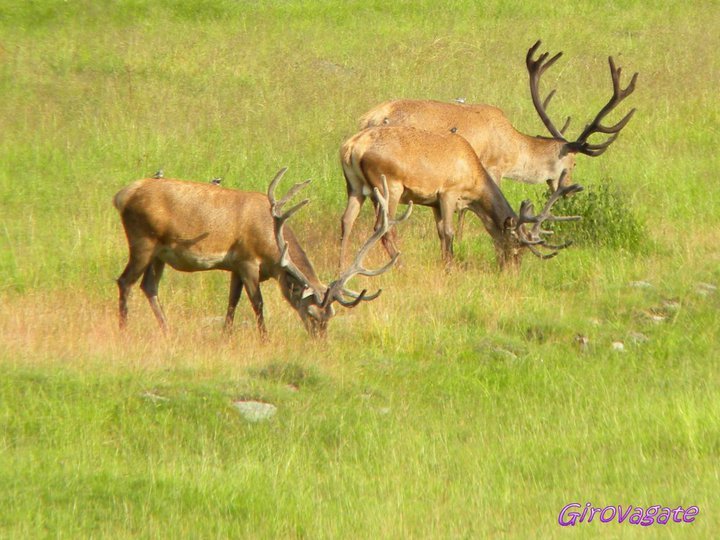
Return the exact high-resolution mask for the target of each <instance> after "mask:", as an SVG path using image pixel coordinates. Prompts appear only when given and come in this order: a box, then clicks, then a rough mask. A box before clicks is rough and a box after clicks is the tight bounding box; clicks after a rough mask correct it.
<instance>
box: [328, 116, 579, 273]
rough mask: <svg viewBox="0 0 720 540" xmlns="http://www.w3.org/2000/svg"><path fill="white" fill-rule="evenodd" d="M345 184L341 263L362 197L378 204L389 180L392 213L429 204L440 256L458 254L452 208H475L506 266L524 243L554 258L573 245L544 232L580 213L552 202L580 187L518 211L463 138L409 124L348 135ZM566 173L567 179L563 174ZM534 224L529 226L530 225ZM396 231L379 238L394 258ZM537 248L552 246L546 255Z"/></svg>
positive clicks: (344, 150) (561, 188) (343, 154)
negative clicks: (557, 212) (567, 212)
mask: <svg viewBox="0 0 720 540" xmlns="http://www.w3.org/2000/svg"><path fill="white" fill-rule="evenodd" d="M340 157H341V161H342V168H343V173H344V175H345V181H346V183H347V192H348V202H347V207H346V209H345V213H344V214H343V217H342V221H341V226H342V239H341V247H340V264H341V265H342V264H344V260H345V254H346V252H347V248H348V242H349V237H350V232H351V231H352V227H353V223H354V222H355V220H356V218H357V216H358V214H359V212H360V208H361V207H362V205H363V203H364V202H365V198H366V197H367V196H368V195H370V194H373V193H374V197H373V203H374V204H375V206H376V207H377V208H380V207H381V206H382V204H383V202H382V201H380V200H378V199H377V193H378V192H377V189H378V186H381V185H383V183H384V182H387V187H388V200H387V206H388V213H389V216H390V219H392V217H393V216H394V215H395V212H396V210H397V206H398V204H399V203H415V204H420V205H423V206H430V207H431V208H432V210H433V214H434V216H435V223H436V226H437V232H438V236H439V237H440V245H441V250H442V256H443V259H444V260H445V261H446V262H450V261H451V260H452V257H453V235H454V231H453V214H454V213H455V212H456V211H458V210H462V209H468V210H471V211H472V212H474V213H475V214H476V215H477V216H478V217H479V218H480V220H481V221H482V223H483V225H484V226H485V229H486V230H487V232H488V233H489V234H490V236H491V237H492V240H493V243H494V244H495V248H496V252H497V254H498V262H499V263H500V266H501V267H504V266H507V265H510V266H514V265H517V264H519V262H520V257H521V254H522V252H523V248H528V249H530V251H531V252H532V253H534V254H535V255H538V256H540V257H542V258H549V257H552V256H554V255H555V254H556V253H557V251H558V250H559V249H562V248H564V247H567V245H569V244H565V245H560V246H552V245H549V244H546V243H545V240H544V239H543V238H542V237H541V234H547V233H549V231H545V230H542V229H541V227H540V226H541V224H542V223H543V222H544V221H567V220H574V219H579V218H578V217H557V216H553V215H552V214H550V208H551V207H552V205H553V204H554V203H555V202H556V201H557V200H558V199H560V198H561V197H564V196H565V195H568V194H571V193H575V192H577V191H580V190H581V189H582V187H581V186H578V185H576V184H575V185H566V184H565V183H564V182H561V183H562V184H563V185H558V186H557V188H556V189H555V191H554V192H553V194H552V195H551V196H550V198H549V199H548V201H547V203H546V204H545V208H543V210H542V212H540V214H537V215H534V214H533V207H532V204H531V203H529V202H528V201H524V202H523V203H522V205H521V206H520V211H519V213H518V214H516V213H515V212H514V211H513V209H512V208H511V207H510V204H509V203H508V201H507V200H506V199H505V196H504V195H503V194H502V192H501V191H500V188H499V187H498V186H497V184H496V183H495V182H493V180H492V178H490V176H489V175H488V173H487V172H486V171H485V169H484V168H483V166H482V164H481V163H480V160H479V159H478V157H477V154H475V152H474V150H473V148H472V147H471V146H470V144H469V143H468V142H467V141H466V140H465V139H464V138H463V137H461V136H459V135H454V134H451V133H447V134H438V133H433V132H430V131H425V130H420V129H415V128H411V127H405V126H387V127H373V128H368V129H365V130H363V131H360V132H359V133H357V134H356V135H354V136H352V137H351V138H350V139H348V140H347V141H346V142H345V143H344V144H343V145H342V148H341V150H340ZM561 179H563V180H564V178H563V175H561ZM528 224H533V227H532V229H530V230H528V229H527V228H526V226H527V225H528ZM396 239H397V233H396V231H395V230H392V231H389V232H388V233H386V234H385V235H384V236H383V237H382V242H383V246H384V247H385V249H386V250H387V252H388V254H389V255H390V256H391V257H396V256H397V248H396ZM538 248H548V249H549V250H550V253H548V254H543V253H541V252H540V250H539V249H538Z"/></svg>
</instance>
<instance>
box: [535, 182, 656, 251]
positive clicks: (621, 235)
mask: <svg viewBox="0 0 720 540" xmlns="http://www.w3.org/2000/svg"><path fill="white" fill-rule="evenodd" d="M541 207H542V205H541V204H539V203H538V204H536V208H541ZM552 212H553V213H554V214H555V215H558V216H570V215H577V216H581V217H582V220H580V221H573V222H568V223H557V224H555V228H554V230H555V231H556V237H557V238H554V239H553V240H552V242H553V243H556V242H557V240H560V239H562V240H565V239H571V240H572V241H573V243H574V244H576V245H579V246H600V247H609V248H615V249H626V250H628V251H631V252H634V253H637V252H639V251H642V250H643V248H644V247H645V245H646V244H647V240H648V236H647V231H646V228H645V224H644V222H643V221H642V220H641V219H640V218H639V217H638V215H637V212H636V211H635V210H634V209H633V207H632V205H631V204H630V201H629V198H628V197H627V196H626V195H624V194H623V193H622V192H621V190H620V188H618V187H616V186H614V185H613V184H612V182H610V181H607V182H603V183H601V184H599V185H595V186H589V187H585V190H584V191H581V192H580V193H577V194H575V195H573V196H571V197H568V198H566V199H562V200H560V201H558V202H557V203H556V204H555V206H554V207H553V210H552ZM558 243H559V242H558Z"/></svg>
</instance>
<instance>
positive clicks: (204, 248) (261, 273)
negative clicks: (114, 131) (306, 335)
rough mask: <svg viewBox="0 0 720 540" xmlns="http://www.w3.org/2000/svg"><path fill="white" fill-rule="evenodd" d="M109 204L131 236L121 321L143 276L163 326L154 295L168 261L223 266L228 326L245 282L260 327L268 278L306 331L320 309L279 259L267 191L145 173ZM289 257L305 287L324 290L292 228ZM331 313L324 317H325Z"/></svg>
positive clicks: (191, 267)
mask: <svg viewBox="0 0 720 540" xmlns="http://www.w3.org/2000/svg"><path fill="white" fill-rule="evenodd" d="M113 203H114V205H115V207H116V208H117V209H118V211H119V212H120V216H121V219H122V223H123V227H124V228H125V233H126V236H127V239H128V245H129V250H130V257H129V261H128V264H127V266H126V268H125V270H124V271H123V273H122V275H121V276H120V277H119V278H118V287H119V291H120V301H119V307H120V325H121V327H123V326H124V325H125V323H126V320H127V297H128V295H129V290H130V287H131V286H132V285H133V284H134V283H135V282H136V281H137V280H138V279H139V278H140V277H141V276H143V280H142V283H141V288H142V290H143V292H144V293H145V295H146V296H147V298H148V300H149V302H150V305H151V307H152V309H153V312H154V313H155V316H156V318H157V319H158V322H159V323H160V325H161V327H163V328H165V327H166V324H167V323H166V319H165V315H164V314H163V312H162V309H161V308H160V304H159V302H158V299H157V286H158V282H159V280H160V277H161V275H162V271H163V268H164V265H165V264H169V265H170V266H172V267H173V268H175V269H177V270H180V271H184V272H195V271H203V270H225V271H228V272H230V273H231V291H230V300H229V304H228V312H227V316H226V327H227V328H229V327H230V326H231V325H232V322H233V317H234V312H235V306H236V305H237V302H238V300H239V298H240V294H241V292H242V289H243V288H245V290H246V291H247V294H248V296H249V298H250V301H251V303H252V305H253V308H254V310H255V314H256V316H257V323H258V328H259V330H260V332H261V333H263V334H264V333H265V332H266V330H265V323H264V318H263V303H262V295H261V294H260V287H259V284H260V283H261V282H262V281H266V280H268V279H271V278H272V279H276V280H277V281H278V282H279V283H280V287H281V290H282V292H283V295H284V296H285V298H286V299H287V300H288V302H289V303H290V304H291V305H292V306H293V308H294V309H295V310H296V311H297V312H298V314H299V315H300V317H301V318H302V320H303V322H305V324H306V326H307V327H308V330H310V331H312V330H313V328H314V327H315V326H316V319H322V318H323V317H324V316H325V315H329V316H331V313H329V312H330V311H331V309H330V310H328V313H321V309H320V308H319V307H318V306H315V305H312V303H311V301H310V300H308V298H307V296H308V295H306V294H305V293H306V290H305V289H306V286H305V285H304V284H300V283H297V280H294V279H293V278H292V277H291V276H289V275H288V274H287V272H286V271H285V269H284V268H283V267H281V265H280V253H279V250H278V246H277V243H276V239H275V236H274V229H273V218H272V215H271V212H270V203H269V201H268V198H267V196H265V195H264V194H261V193H251V192H244V191H238V190H233V189H226V188H222V187H219V186H215V185H211V184H201V183H194V182H185V181H181V180H173V179H154V178H147V179H144V180H138V181H136V182H134V183H132V184H131V185H129V186H127V187H126V188H124V189H122V190H120V191H119V192H118V193H117V194H116V195H115V197H114V199H113ZM283 230H284V237H285V239H286V241H287V243H288V245H289V254H290V257H291V259H292V261H293V263H294V264H295V265H296V266H297V267H298V268H299V269H300V270H301V271H302V272H303V274H304V275H305V276H306V277H307V279H308V281H309V284H310V286H311V287H312V288H313V289H315V291H317V292H319V293H320V294H322V293H323V292H324V291H325V289H326V287H325V285H323V284H322V283H321V282H320V280H319V279H318V277H317V275H316V273H315V270H314V269H313V267H312V264H311V263H310V261H309V260H308V258H307V255H306V254H305V252H304V251H303V249H302V248H301V246H300V244H299V243H298V241H297V239H296V238H295V235H294V234H293V232H292V230H291V229H289V228H288V227H285V228H284V229H283ZM329 316H328V318H329Z"/></svg>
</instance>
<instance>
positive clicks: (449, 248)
mask: <svg viewBox="0 0 720 540" xmlns="http://www.w3.org/2000/svg"><path fill="white" fill-rule="evenodd" d="M456 207H457V203H456V202H455V198H454V197H452V196H442V197H441V198H440V209H439V211H440V223H439V224H438V232H440V231H442V232H441V234H442V236H441V244H442V256H443V261H445V264H450V263H452V260H453V237H454V236H455V230H454V228H453V218H454V217H455V208H456ZM436 219H437V218H436Z"/></svg>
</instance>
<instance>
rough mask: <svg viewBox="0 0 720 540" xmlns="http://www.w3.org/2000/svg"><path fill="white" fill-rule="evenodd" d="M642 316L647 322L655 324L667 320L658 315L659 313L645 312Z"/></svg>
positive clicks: (663, 316)
mask: <svg viewBox="0 0 720 540" xmlns="http://www.w3.org/2000/svg"><path fill="white" fill-rule="evenodd" d="M643 315H645V317H647V318H648V319H649V320H651V321H652V322H654V323H655V324H660V323H661V322H663V321H664V320H665V319H667V317H666V316H665V315H660V314H659V313H655V312H652V311H645V312H643Z"/></svg>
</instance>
